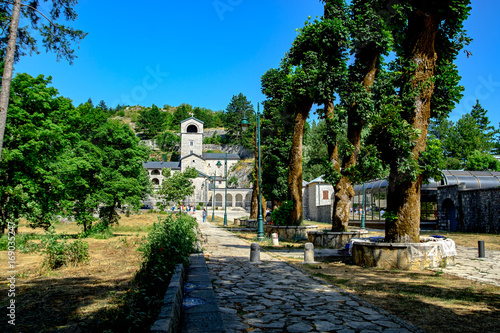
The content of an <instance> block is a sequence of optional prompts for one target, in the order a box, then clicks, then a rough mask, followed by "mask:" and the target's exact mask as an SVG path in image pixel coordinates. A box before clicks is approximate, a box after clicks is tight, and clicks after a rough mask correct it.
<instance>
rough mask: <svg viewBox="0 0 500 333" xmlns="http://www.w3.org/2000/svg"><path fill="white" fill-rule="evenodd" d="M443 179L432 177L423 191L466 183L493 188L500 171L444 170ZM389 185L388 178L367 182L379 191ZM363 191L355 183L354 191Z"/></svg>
mask: <svg viewBox="0 0 500 333" xmlns="http://www.w3.org/2000/svg"><path fill="white" fill-rule="evenodd" d="M441 173H442V174H443V179H442V180H441V182H437V181H435V180H434V179H430V180H429V183H428V184H422V191H431V190H437V188H438V186H443V185H457V184H465V188H466V189H478V188H492V187H499V186H500V172H497V171H463V170H443V171H441ZM386 187H387V180H386V179H377V180H372V181H368V182H366V183H365V190H368V189H370V190H371V191H377V190H381V189H385V188H386ZM361 191H363V184H358V185H354V192H356V193H359V192H361Z"/></svg>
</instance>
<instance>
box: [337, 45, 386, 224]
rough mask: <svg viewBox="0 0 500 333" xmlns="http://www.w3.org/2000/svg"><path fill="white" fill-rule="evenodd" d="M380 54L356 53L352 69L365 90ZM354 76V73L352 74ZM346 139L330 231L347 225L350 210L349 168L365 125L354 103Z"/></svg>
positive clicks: (358, 146) (373, 78) (371, 80)
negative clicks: (349, 149) (348, 147)
mask: <svg viewBox="0 0 500 333" xmlns="http://www.w3.org/2000/svg"><path fill="white" fill-rule="evenodd" d="M379 57H380V54H379V53H378V52H376V51H373V48H371V47H365V48H364V49H362V50H360V51H359V52H358V53H357V54H356V63H355V64H354V66H353V71H356V68H360V69H361V71H362V75H363V81H362V82H361V84H362V85H363V87H364V89H365V90H366V91H370V90H371V87H372V85H373V82H374V81H375V74H376V73H377V64H378V59H379ZM352 77H355V75H352ZM347 116H348V120H347V139H348V140H349V143H350V145H351V151H350V152H349V153H348V156H345V157H344V160H343V162H342V171H341V174H342V176H341V178H340V181H339V182H338V183H337V185H336V186H335V202H334V204H333V217H332V231H338V232H344V231H347V229H348V226H349V213H350V211H351V200H352V198H353V197H354V189H353V186H352V181H351V179H350V175H349V172H350V168H352V167H354V166H355V165H356V163H357V161H358V155H359V150H360V147H361V132H362V130H363V127H364V126H365V122H364V117H363V115H360V114H359V111H358V106H357V104H356V103H354V104H352V105H351V106H350V107H349V110H348V115H347Z"/></svg>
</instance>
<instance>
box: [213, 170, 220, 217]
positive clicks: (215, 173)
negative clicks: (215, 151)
mask: <svg viewBox="0 0 500 333" xmlns="http://www.w3.org/2000/svg"><path fill="white" fill-rule="evenodd" d="M216 166H217V168H220V167H221V166H222V164H221V163H220V161H217V164H216ZM216 175H217V171H215V172H214V205H213V207H212V222H213V221H214V220H215V176H216Z"/></svg>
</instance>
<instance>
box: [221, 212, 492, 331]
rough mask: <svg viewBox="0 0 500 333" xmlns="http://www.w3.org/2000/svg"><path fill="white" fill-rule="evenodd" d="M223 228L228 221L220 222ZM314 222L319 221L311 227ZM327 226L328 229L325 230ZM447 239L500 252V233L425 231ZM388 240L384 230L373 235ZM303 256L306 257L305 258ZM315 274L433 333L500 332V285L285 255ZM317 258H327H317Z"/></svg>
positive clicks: (437, 273)
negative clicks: (309, 261) (309, 262)
mask: <svg viewBox="0 0 500 333" xmlns="http://www.w3.org/2000/svg"><path fill="white" fill-rule="evenodd" d="M217 223H220V225H222V221H218V222H217ZM311 224H313V223H311ZM321 227H322V228H327V227H328V225H326V224H325V226H321ZM235 234H237V235H238V236H239V237H242V238H244V239H247V240H249V241H256V233H255V232H250V233H248V232H235ZM435 234H439V235H443V236H446V237H449V238H451V239H453V240H454V241H455V243H456V244H457V245H462V246H467V247H477V241H478V240H484V241H485V244H486V248H487V249H489V250H500V235H490V234H466V233H450V232H439V231H432V232H422V235H423V236H425V235H435ZM370 235H371V236H383V235H384V233H383V231H371V232H370ZM304 243H305V242H280V246H279V247H278V248H276V247H271V246H270V240H266V241H265V242H262V243H261V247H262V248H264V249H266V248H267V249H271V248H273V250H279V249H283V250H287V249H290V248H292V247H293V248H303V247H304ZM299 257H300V256H299ZM282 259H283V260H287V261H288V262H290V263H291V264H294V265H296V266H297V267H298V268H300V269H304V270H306V271H307V272H309V273H310V274H311V275H313V276H316V277H317V278H320V279H322V280H324V281H327V282H329V283H331V284H333V285H335V286H338V287H340V288H342V289H344V290H346V291H347V292H350V293H353V294H355V295H357V296H359V297H360V298H362V299H365V300H366V301H368V302H370V303H371V304H373V305H375V306H378V307H380V308H382V309H384V310H386V311H388V312H390V313H392V314H395V315H397V316H398V317H400V318H402V319H404V320H406V321H408V322H410V323H412V324H414V325H416V326H418V327H420V328H423V329H425V330H427V331H428V332H432V333H434V332H443V333H444V332H447V333H448V332H449V333H463V332H500V329H499V328H498V323H500V287H496V286H492V285H488V284H484V283H479V282H475V281H470V280H466V279H461V278H459V277H456V276H452V275H447V274H444V273H442V272H441V271H431V270H424V271H399V270H391V271H388V270H381V269H376V268H367V267H360V266H356V265H353V264H352V263H351V262H350V259H349V258H346V259H344V260H340V259H339V260H336V261H328V262H326V261H325V262H321V263H318V264H312V265H304V264H302V261H303V260H302V259H298V258H297V257H295V258H290V257H282ZM316 259H317V260H321V259H318V258H316Z"/></svg>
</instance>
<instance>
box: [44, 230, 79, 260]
mask: <svg viewBox="0 0 500 333" xmlns="http://www.w3.org/2000/svg"><path fill="white" fill-rule="evenodd" d="M60 239H61V236H60V235H58V234H56V232H55V230H54V228H53V227H50V228H49V230H48V231H47V233H46V235H45V238H44V239H42V246H43V252H44V253H45V255H46V256H45V259H44V261H43V265H46V266H48V267H49V268H50V269H57V268H59V267H61V266H64V265H68V264H73V265H75V266H76V265H78V264H79V263H80V262H87V261H88V260H89V245H88V243H87V242H83V241H81V240H77V241H75V242H74V243H71V244H66V241H65V240H61V241H59V240H60Z"/></svg>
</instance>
